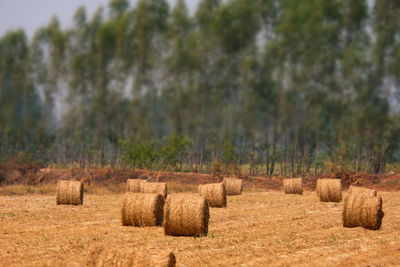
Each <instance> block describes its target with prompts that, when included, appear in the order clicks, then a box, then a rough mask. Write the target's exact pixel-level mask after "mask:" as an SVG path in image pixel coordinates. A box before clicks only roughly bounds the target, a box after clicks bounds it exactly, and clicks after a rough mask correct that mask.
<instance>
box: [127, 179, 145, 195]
mask: <svg viewBox="0 0 400 267" xmlns="http://www.w3.org/2000/svg"><path fill="white" fill-rule="evenodd" d="M145 182H146V180H143V179H128V180H127V181H126V191H127V192H132V193H140V185H141V184H142V183H145Z"/></svg>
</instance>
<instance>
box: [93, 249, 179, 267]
mask: <svg viewBox="0 0 400 267" xmlns="http://www.w3.org/2000/svg"><path fill="white" fill-rule="evenodd" d="M175 265H176V259H175V255H174V253H172V252H171V251H169V250H158V249H157V250H156V249H125V248H123V249H105V248H95V249H94V250H92V251H91V252H90V254H89V257H88V260H87V266H90V267H109V266H118V267H131V266H137V267H147V266H155V267H174V266H175Z"/></svg>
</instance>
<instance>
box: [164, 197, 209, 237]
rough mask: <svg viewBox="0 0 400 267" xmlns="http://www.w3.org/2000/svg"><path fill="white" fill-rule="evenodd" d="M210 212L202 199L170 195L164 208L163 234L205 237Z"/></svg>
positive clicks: (205, 201)
mask: <svg viewBox="0 0 400 267" xmlns="http://www.w3.org/2000/svg"><path fill="white" fill-rule="evenodd" d="M209 218H210V211H209V208H208V203H207V200H206V199H205V198H204V197H199V196H188V195H170V196H168V198H167V201H166V202H165V206H164V222H163V224H164V233H165V234H166V235H172V236H206V235H207V233H208V220H209Z"/></svg>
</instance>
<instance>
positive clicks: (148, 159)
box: [119, 139, 159, 169]
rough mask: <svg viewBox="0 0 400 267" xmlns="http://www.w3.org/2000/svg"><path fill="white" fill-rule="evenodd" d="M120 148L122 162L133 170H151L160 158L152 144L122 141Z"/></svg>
mask: <svg viewBox="0 0 400 267" xmlns="http://www.w3.org/2000/svg"><path fill="white" fill-rule="evenodd" d="M119 147H120V149H121V159H122V161H123V162H124V163H125V164H126V165H127V166H129V167H132V168H139V169H151V168H152V167H154V164H155V162H156V160H157V158H158V156H159V154H158V152H157V150H156V147H155V145H154V144H153V143H152V142H132V141H131V140H127V139H122V140H120V142H119Z"/></svg>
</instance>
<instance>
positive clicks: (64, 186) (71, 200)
mask: <svg viewBox="0 0 400 267" xmlns="http://www.w3.org/2000/svg"><path fill="white" fill-rule="evenodd" d="M56 199H57V205H82V204H83V183H82V182H80V181H67V180H58V181H57V197H56Z"/></svg>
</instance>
